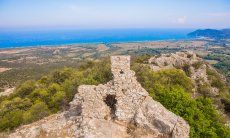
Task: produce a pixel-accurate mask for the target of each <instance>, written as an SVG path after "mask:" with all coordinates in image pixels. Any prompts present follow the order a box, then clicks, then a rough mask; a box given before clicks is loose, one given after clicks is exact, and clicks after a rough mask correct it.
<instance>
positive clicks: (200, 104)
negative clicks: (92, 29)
mask: <svg viewBox="0 0 230 138" xmlns="http://www.w3.org/2000/svg"><path fill="white" fill-rule="evenodd" d="M148 58H149V55H145V56H139V57H138V58H134V59H133V63H132V69H133V70H134V71H135V72H136V76H137V78H138V81H139V82H140V83H141V84H142V86H143V87H144V88H145V89H146V90H147V91H148V92H149V94H150V95H151V96H152V97H153V99H154V100H156V101H159V102H161V103H162V104H163V105H164V106H165V107H166V108H167V109H169V110H170V111H172V112H174V113H175V114H177V115H179V116H181V117H183V118H184V119H185V120H186V121H187V122H188V123H189V125H190V136H191V137H230V130H229V128H228V127H226V126H225V125H224V123H225V120H224V119H223V118H222V116H221V115H220V114H219V113H218V112H217V110H216V109H215V108H214V106H213V100H212V99H210V98H208V97H205V96H201V97H199V98H196V99H193V98H191V93H192V88H193V84H192V82H191V80H190V79H189V77H187V75H186V74H185V73H184V72H183V71H182V70H179V69H169V70H162V71H158V72H153V71H152V70H151V69H150V68H149V67H148V66H147V65H146V64H144V63H147V62H146V60H147V59H148ZM195 66H199V65H195ZM209 75H210V77H211V78H210V79H212V80H213V82H212V85H215V86H218V87H219V88H222V87H223V86H222V84H220V85H219V84H218V83H216V82H218V80H215V79H219V78H216V77H212V76H213V73H212V72H209ZM111 79H112V74H111V72H110V63H109V61H108V60H103V61H100V62H92V61H89V62H86V63H84V64H82V65H81V66H79V67H77V68H64V69H59V70H56V71H53V72H52V73H51V74H50V75H46V76H43V77H41V78H40V79H38V80H36V81H35V80H29V81H26V82H25V83H23V84H21V85H20V86H18V87H17V89H16V90H15V92H14V93H13V94H12V95H10V96H9V97H0V131H10V130H13V129H14V128H16V127H18V126H20V125H23V124H28V123H31V122H34V121H36V120H39V119H42V118H44V117H46V116H48V115H50V114H54V113H57V112H59V111H63V110H66V109H68V106H69V104H68V103H69V102H70V101H71V100H72V99H73V96H74V94H75V93H76V92H77V87H78V86H79V85H82V84H90V85H97V84H100V83H105V82H107V81H109V80H111ZM223 85H224V84H223ZM228 99H229V97H226V100H225V102H226V104H229V102H228ZM227 108H228V110H229V109H230V108H229V106H227Z"/></svg>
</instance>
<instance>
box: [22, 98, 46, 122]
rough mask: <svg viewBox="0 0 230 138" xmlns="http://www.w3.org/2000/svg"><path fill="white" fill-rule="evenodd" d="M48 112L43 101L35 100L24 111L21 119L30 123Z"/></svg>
mask: <svg viewBox="0 0 230 138" xmlns="http://www.w3.org/2000/svg"><path fill="white" fill-rule="evenodd" d="M49 114H50V111H49V109H48V106H47V105H46V104H45V103H44V102H41V101H36V102H35V104H34V105H32V106H31V108H30V109H29V110H27V111H26V112H25V113H24V115H23V120H24V122H26V123H30V122H33V121H37V120H39V119H42V118H43V117H45V116H48V115H49Z"/></svg>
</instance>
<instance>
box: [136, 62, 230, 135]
mask: <svg viewBox="0 0 230 138" xmlns="http://www.w3.org/2000/svg"><path fill="white" fill-rule="evenodd" d="M132 68H133V70H135V72H136V75H137V78H138V81H139V82H140V83H141V85H142V86H143V87H144V88H145V89H146V90H147V91H148V92H149V93H150V95H151V96H152V97H153V99H155V100H157V101H159V102H160V103H162V104H163V105H164V106H165V107H166V108H167V109H169V110H170V111H172V112H173V113H175V114H177V115H179V116H181V117H183V118H184V119H185V120H186V121H187V122H188V123H189V125H190V137H197V138H198V137H204V138H205V137H221V138H222V137H223V138H227V137H230V130H229V128H228V127H226V126H225V125H224V121H223V120H222V117H221V115H220V114H219V113H218V112H217V111H216V110H215V108H214V107H213V104H212V100H211V99H209V98H205V97H200V98H197V99H192V98H191V96H190V92H192V83H191V81H190V80H189V78H188V77H187V76H186V75H185V74H184V73H183V72H181V70H178V69H169V70H162V71H158V72H154V71H152V70H151V69H150V68H148V67H146V66H139V65H138V64H135V63H134V65H133V66H132ZM202 91H204V92H203V93H206V88H204V89H203V90H202Z"/></svg>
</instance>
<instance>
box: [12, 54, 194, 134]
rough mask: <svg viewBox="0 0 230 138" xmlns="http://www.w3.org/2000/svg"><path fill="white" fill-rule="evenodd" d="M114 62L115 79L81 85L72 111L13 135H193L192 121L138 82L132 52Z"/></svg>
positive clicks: (22, 129)
mask: <svg viewBox="0 0 230 138" xmlns="http://www.w3.org/2000/svg"><path fill="white" fill-rule="evenodd" d="M111 63H112V65H111V66H112V67H111V68H112V73H113V80H111V81H109V82H108V83H107V84H104V85H102V84H100V85H98V86H92V85H82V86H79V88H78V93H77V94H76V95H75V97H74V99H73V101H72V102H71V103H70V109H69V111H66V112H64V113H60V114H56V115H53V116H51V117H48V118H45V119H43V120H40V121H38V122H35V123H33V124H30V125H26V126H23V127H21V128H19V129H18V130H16V131H15V133H12V134H10V135H9V137H12V138H13V137H14V138H15V137H28V138H31V137H38V136H40V137H86V138H91V137H92V138H108V137H110V138H123V137H175V138H186V137H189V125H188V124H187V123H186V122H185V121H184V120H183V119H182V118H181V117H179V116H176V115H175V114H174V113H172V112H170V111H168V110H167V109H166V108H165V107H163V106H162V105H161V104H160V103H159V102H156V101H154V100H153V99H152V98H151V97H150V96H149V95H148V92H147V91H146V90H145V89H144V88H142V87H141V85H140V84H139V83H138V82H137V80H136V77H135V73H134V72H133V71H132V70H130V57H129V56H113V57H111Z"/></svg>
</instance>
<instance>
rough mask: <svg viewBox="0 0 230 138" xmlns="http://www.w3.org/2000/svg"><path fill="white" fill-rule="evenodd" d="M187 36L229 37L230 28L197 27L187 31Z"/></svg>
mask: <svg viewBox="0 0 230 138" xmlns="http://www.w3.org/2000/svg"><path fill="white" fill-rule="evenodd" d="M188 36H189V37H192V38H200V37H208V38H212V39H230V29H222V30H216V29H204V30H201V29H199V30H196V31H194V32H191V33H189V34H188Z"/></svg>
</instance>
